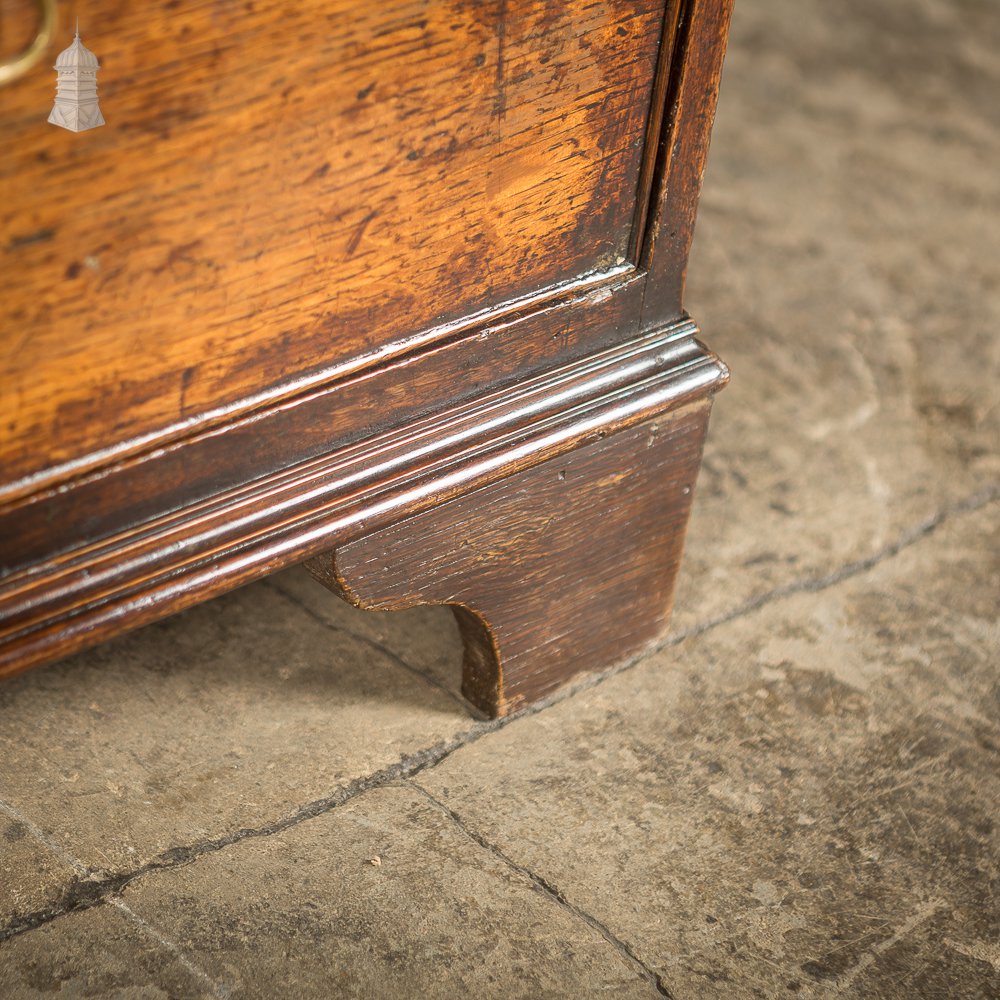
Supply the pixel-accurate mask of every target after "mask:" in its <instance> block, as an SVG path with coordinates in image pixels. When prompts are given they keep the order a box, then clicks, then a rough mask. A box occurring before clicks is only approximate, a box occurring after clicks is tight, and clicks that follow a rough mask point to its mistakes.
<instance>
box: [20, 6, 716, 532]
mask: <svg viewBox="0 0 1000 1000" xmlns="http://www.w3.org/2000/svg"><path fill="white" fill-rule="evenodd" d="M697 2H698V0H679V2H678V3H668V4H666V5H665V8H664V21H663V28H662V32H661V40H660V50H659V55H658V59H657V66H656V71H655V77H654V80H653V88H652V96H651V100H650V107H649V110H648V112H647V129H646V139H645V143H644V153H643V162H642V164H641V166H640V172H639V181H638V191H637V200H636V212H635V215H634V218H633V223H632V232H631V235H630V239H629V248H630V250H629V257H628V259H627V260H626V262H625V263H624V264H622V265H619V266H616V267H612V268H607V269H604V270H601V271H592V272H587V273H584V274H581V275H579V276H577V277H575V278H573V279H571V280H569V281H567V282H563V283H560V284H557V285H550V286H548V287H546V288H542V289H539V290H536V291H533V292H531V293H529V294H527V295H524V296H520V297H518V298H516V299H513V300H511V301H510V302H507V303H505V304H503V305H501V306H499V307H495V308H491V309H488V310H479V311H477V312H475V313H471V314H469V315H467V316H464V317H461V318H459V319H455V320H451V321H449V322H447V323H444V324H440V325H438V326H433V327H430V328H427V329H425V330H422V331H416V332H414V333H413V334H411V335H409V336H405V337H402V338H400V339H398V340H396V341H393V342H392V343H390V344H386V345H385V346H383V347H381V348H379V349H377V350H375V351H372V352H371V353H369V354H365V355H360V356H356V357H353V358H349V359H347V360H345V361H343V362H342V363H340V364H335V365H331V366H330V367H327V368H324V369H322V370H320V371H316V372H312V373H309V374H308V375H305V376H301V377H299V378H295V379H292V380H289V381H288V382H285V383H282V384H281V385H277V386H271V387H268V388H267V389H265V390H263V391H261V392H259V393H256V394H254V395H251V396H246V397H244V398H242V399H240V400H237V401H235V402H233V403H229V404H226V405H225V406H220V407H217V408H214V409H211V410H206V411H203V412H201V413H198V414H196V415H194V416H192V417H188V418H186V419H183V420H179V421H176V422H174V423H172V424H170V425H168V426H165V427H163V428H160V429H158V430H156V431H154V432H151V433H149V434H145V435H141V436H138V437H136V438H133V439H131V440H128V441H123V442H120V443H117V444H115V445H112V446H110V447H107V448H103V449H96V450H94V451H92V452H90V453H88V454H87V455H84V456H80V457H79V458H76V459H72V460H70V461H66V462H60V463H58V464H56V465H53V466H51V467H50V468H48V469H45V470H44V471H42V472H39V473H35V474H32V475H28V476H24V477H21V478H18V479H16V480H13V481H11V482H2V481H0V515H2V512H3V509H4V508H5V507H6V506H8V505H10V504H13V503H17V502H20V501H25V500H32V499H35V498H37V497H38V496H40V495H43V494H45V493H46V492H51V491H55V490H61V489H65V488H71V487H72V485H73V484H74V483H75V482H77V481H79V480H80V479H81V478H85V477H87V476H88V475H92V474H95V473H96V474H101V473H103V472H104V471H106V470H107V469H109V468H112V467H114V466H116V465H118V464H120V463H122V462H126V461H128V460H130V459H135V458H138V459H140V460H141V459H142V458H143V457H148V456H150V455H155V454H156V453H158V452H160V451H162V450H164V449H167V448H171V447H174V446H178V445H179V446H183V445H185V444H186V443H187V441H188V440H190V439H193V438H197V437H199V436H201V435H203V434H205V433H206V432H211V431H214V430H216V429H217V428H220V427H222V428H224V427H225V426H227V425H230V424H232V423H233V422H235V421H238V420H241V419H245V418H250V419H253V418H255V417H257V416H260V415H262V414H266V412H267V411H268V410H273V409H276V408H278V407H281V406H284V405H288V404H292V403H294V402H295V400H296V399H297V398H299V397H301V396H303V395H306V394H308V393H312V392H317V391H332V390H334V389H335V388H336V386H337V384H338V383H340V382H342V381H343V380H344V379H347V378H350V377H353V376H357V375H358V374H361V373H365V372H368V371H373V370H376V369H378V368H380V367H384V366H386V365H390V364H392V363H395V362H398V361H401V360H404V359H406V358H407V357H410V356H413V355H415V354H418V353H419V352H421V351H425V350H427V349H428V348H431V347H434V346H437V345H442V344H445V343H447V342H448V341H449V340H451V339H453V338H456V337H461V336H469V335H471V336H475V335H477V334H478V333H480V332H483V331H486V330H489V329H490V328H492V327H495V326H497V325H501V324H504V323H510V322H515V321H517V319H518V318H519V317H522V316H525V315H527V314H530V313H532V312H535V311H538V310H542V309H545V308H548V307H553V306H558V305H560V304H563V303H565V302H567V301H569V300H572V299H574V298H580V297H584V296H586V295H588V294H592V293H595V292H597V293H600V292H601V291H602V290H604V289H611V288H613V287H614V286H616V285H621V284H623V283H626V282H628V281H632V280H648V275H647V273H646V266H647V262H648V256H649V254H648V246H649V242H650V231H651V229H652V228H653V226H654V225H655V224H656V221H657V219H656V213H655V211H654V202H655V201H656V200H657V199H658V198H660V197H662V195H661V194H658V192H662V190H663V188H664V186H665V181H664V178H663V175H664V172H665V171H666V169H667V166H668V160H667V158H666V157H664V155H663V153H662V150H661V149H660V147H661V143H662V137H663V135H664V133H665V132H667V131H675V130H676V122H675V121H674V117H675V116H674V115H673V113H672V109H671V104H670V100H669V95H670V94H671V93H672V92H673V90H674V89H675V87H676V83H675V82H674V80H675V77H676V76H677V72H678V71H677V66H678V63H679V62H682V61H683V55H684V47H685V45H686V44H687V32H686V31H685V30H683V29H684V25H685V20H686V18H687V16H688V14H687V9H688V8H689V7H691V6H692V4H694V3H697ZM723 2H729V3H730V4H731V3H732V0H723ZM664 319H665V317H661V322H662V321H663V320H664Z"/></svg>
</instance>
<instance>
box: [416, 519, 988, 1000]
mask: <svg viewBox="0 0 1000 1000" xmlns="http://www.w3.org/2000/svg"><path fill="white" fill-rule="evenodd" d="M998 542H1000V503H993V504H991V505H989V506H988V507H986V508H984V509H982V510H980V511H978V512H975V513H969V514H966V515H964V516H962V517H956V518H954V519H952V520H950V521H948V522H946V523H945V524H943V525H942V526H941V527H939V528H938V529H937V530H936V531H934V532H933V533H931V534H929V535H928V536H927V537H925V538H923V539H921V540H920V541H919V542H916V543H914V544H913V545H912V546H911V547H910V548H908V549H906V550H905V551H903V552H901V553H900V554H899V555H898V556H896V557H895V558H893V559H887V560H885V561H884V562H882V563H881V564H880V565H878V566H876V567H875V568H874V569H872V570H871V571H870V572H868V573H863V574H859V575H858V576H855V577H853V578H851V579H847V580H844V581H842V582H841V583H839V584H836V585H834V586H832V587H830V588H829V589H827V590H825V591H823V592H822V593H802V594H796V595H793V596H791V597H788V598H786V599H784V600H781V601H776V602H774V603H773V604H771V605H768V606H767V607H764V608H762V609H760V610H758V611H757V612H755V613H754V614H751V615H748V616H746V617H745V618H742V619H739V620H736V621H732V622H730V623H728V624H725V625H721V626H719V627H718V628H716V629H714V630H712V631H711V632H708V633H705V634H703V635H701V636H698V637H696V638H692V639H690V640H688V641H687V642H685V643H683V644H682V645H681V646H679V647H677V648H675V649H670V650H666V651H664V652H663V653H661V654H659V655H656V656H653V657H650V658H648V659H647V660H645V661H643V662H641V663H640V664H639V665H638V666H636V667H635V668H633V669H632V670H629V671H627V672H625V673H622V674H619V675H618V676H616V677H614V678H612V679H610V680H609V681H607V682H605V683H603V684H601V685H598V686H596V687H593V688H590V689H588V690H584V691H581V692H580V693H579V694H578V695H576V696H575V697H572V698H569V699H567V700H565V701H563V702H561V703H559V704H557V705H555V706H553V707H552V708H550V709H548V710H546V711H544V712H541V713H539V714H537V715H534V716H530V717H525V718H522V719H519V720H516V721H515V722H513V723H512V724H510V725H509V726H507V727H506V728H504V729H503V730H501V731H500V732H498V733H496V734H494V735H492V736H490V737H489V738H488V739H485V740H482V741H480V742H478V743H476V744H475V745H472V746H468V747H465V748H463V749H462V750H461V751H460V752H459V753H457V754H455V755H453V756H452V757H450V758H449V759H448V760H446V761H445V762H443V763H442V764H441V765H440V766H438V767H436V768H433V769H430V770H427V771H424V772H422V773H421V774H419V775H418V776H416V778H415V779H414V780H415V782H417V783H418V784H419V785H421V786H422V787H425V788H427V789H428V790H429V791H430V792H431V793H432V794H433V795H434V796H436V797H437V798H439V799H440V800H441V801H442V802H444V803H445V804H446V805H447V806H448V808H450V809H452V810H453V811H454V812H455V813H456V814H457V816H458V817H459V818H460V819H461V821H462V822H463V824H465V825H466V826H467V827H468V828H469V829H470V830H472V831H474V832H475V833H476V835H478V836H481V837H482V838H484V839H485V841H487V842H489V843H492V844H495V845H496V846H497V848H498V849H499V850H502V851H503V852H505V853H506V854H508V855H510V856H511V857H512V858H513V859H514V860H515V861H516V862H517V863H519V864H521V865H523V866H525V867H526V868H528V869H530V870H532V871H534V872H536V873H537V874H538V875H539V877H541V878H544V879H545V880H546V881H547V882H548V883H549V884H551V885H552V886H554V887H555V888H557V889H558V890H559V891H560V892H562V893H563V894H564V896H565V897H566V898H567V900H569V901H570V902H572V903H574V904H576V905H578V906H580V907H581V908H583V909H584V910H586V911H587V912H588V913H591V914H593V915H594V916H595V917H596V918H597V919H598V920H600V921H601V922H602V923H603V924H605V925H606V926H607V927H609V928H610V930H611V931H612V932H613V933H614V934H615V935H616V936H617V937H618V938H620V939H621V940H622V941H624V942H626V943H627V944H628V945H629V946H630V947H631V948H632V949H633V950H634V951H635V953H636V954H637V956H638V957H639V958H640V959H641V960H642V961H643V962H644V963H645V964H646V965H648V966H649V967H650V968H652V969H654V970H655V971H656V972H657V973H658V974H659V975H660V976H661V977H662V979H663V981H664V983H665V984H666V987H667V988H668V989H669V990H670V992H671V994H672V995H673V996H674V997H676V998H677V1000H700V998H712V997H718V998H720V1000H721V998H726V1000H730V998H743V997H760V996H766V997H772V996H793V995H794V996H809V997H824V996H839V997H858V998H862V997H871V996H880V997H897V996H898V997H900V998H902V997H912V996H936V995H951V996H963V997H970V998H972V997H982V998H984V1000H985V998H986V997H992V996H997V995H1000V965H998V964H997V962H996V961H995V959H996V952H995V948H994V947H993V945H994V944H995V942H996V941H997V940H1000V893H998V885H1000V826H998V823H997V817H998V816H1000V722H998V718H1000V712H998V708H1000V703H998V695H1000V688H998V685H997V671H998V667H1000V663H998V660H1000V624H998V615H997V595H998V594H1000V544H998ZM991 949H992V950H991ZM949 981H950V983H951V987H950V990H949V991H947V992H946V993H936V992H935V990H937V989H939V987H940V984H941V983H943V982H949ZM898 984H905V986H899V985H898Z"/></svg>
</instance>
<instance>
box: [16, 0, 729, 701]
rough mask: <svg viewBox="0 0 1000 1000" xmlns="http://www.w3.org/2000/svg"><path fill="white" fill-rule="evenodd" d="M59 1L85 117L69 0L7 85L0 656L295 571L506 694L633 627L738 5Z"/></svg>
mask: <svg viewBox="0 0 1000 1000" xmlns="http://www.w3.org/2000/svg"><path fill="white" fill-rule="evenodd" d="M77 6H78V7H79V13H80V14H81V18H82V19H81V24H80V32H81V35H82V39H83V42H84V43H85V44H86V46H87V47H89V48H90V49H91V50H92V51H93V52H94V53H96V55H97V56H98V58H99V59H100V61H101V68H100V70H99V71H98V76H97V82H98V93H99V98H100V106H101V109H102V111H103V115H104V119H105V120H106V124H105V125H103V126H101V127H100V128H94V129H90V130H87V131H83V132H79V133H74V132H71V131H67V130H66V129H62V128H56V127H54V126H53V125H50V124H48V123H47V121H46V119H47V116H48V114H49V111H50V109H51V107H52V103H53V97H54V94H55V73H54V71H53V69H52V65H53V62H54V60H55V57H56V55H57V54H58V52H59V51H60V50H62V49H63V48H65V47H66V46H67V45H69V43H70V41H71V39H72V37H73V35H72V27H71V26H69V24H68V15H69V5H68V4H59V5H58V16H57V18H56V22H55V31H54V36H55V37H54V39H53V41H52V42H51V43H50V44H49V45H48V47H47V48H46V50H45V52H44V57H43V58H42V59H41V61H39V62H38V63H36V64H35V65H34V66H33V67H32V68H31V69H30V70H28V71H27V72H25V73H24V74H23V75H21V76H20V77H19V78H18V79H15V80H12V81H10V82H7V83H6V84H4V85H3V86H2V87H0V136H2V143H3V156H2V158H0V289H2V294H0V675H5V674H12V673H14V672H16V671H19V670H22V669H24V668H26V667H29V666H32V665H36V664H40V663H43V662H45V661H48V660H52V659H54V658H56V657H60V656H63V655H65V654H68V653H70V652H72V651H74V650H78V649H81V648H83V647H85V646H87V645H90V644H92V643H95V642H97V641H100V640H101V639H104V638H107V637H109V636H111V635H114V634H115V633H118V632H121V631H123V630H125V629H128V628H132V627H134V626H137V625H141V624H143V623H146V622H149V621H152V620H154V619H156V618H159V617H162V616H164V615H167V614H170V613H172V612H175V611H177V610H179V609H181V608H185V607H188V606H190V605H192V604H194V603H196V602H198V601H202V600H205V599H206V598H209V597H211V596H213V595H216V594H219V593H221V592H223V591H225V590H228V589H230V588H233V587H236V586H238V585H240V584H242V583H246V582H248V581H250V580H253V579H255V578H258V577H260V576H263V575H265V574H267V573H270V572H273V571H275V570H277V569H279V568H281V567H285V566H288V565H291V564H294V563H300V562H308V565H309V567H310V569H311V571H312V572H313V573H314V575H315V576H317V577H318V578H319V579H320V580H322V581H323V582H324V583H326V584H327V585H328V586H330V587H331V588H333V589H334V590H336V591H337V592H338V593H340V594H341V595H342V596H344V597H346V598H348V599H349V600H351V601H352V602H354V603H356V604H358V605H359V606H362V607H368V608H378V609H394V608H402V607H408V606H411V605H415V604H421V603H445V604H450V605H453V606H454V608H455V611H456V616H457V618H458V622H459V626H460V629H461V632H462V636H463V639H464V642H465V668H464V669H465V675H464V676H465V682H464V689H465V692H466V694H467V696H468V697H469V698H470V700H471V701H472V702H473V703H474V704H476V705H477V706H478V707H479V708H480V709H482V710H484V711H486V712H488V713H490V714H493V715H497V714H504V713H507V712H510V711H512V710H515V709H516V708H517V707H518V706H520V705H523V704H525V703H527V702H530V701H531V700H533V699H536V698H539V697H542V696H544V695H546V694H547V693H549V692H551V691H552V690H553V689H554V688H555V687H556V686H557V685H558V684H560V683H562V682H563V681H564V680H565V679H566V678H568V677H569V676H571V675H572V674H574V673H576V672H578V671H580V670H588V669H595V668H599V667H603V666H607V665H610V664H612V663H614V662H617V661H620V660H622V659H624V658H626V657H628V656H631V655H634V654H636V653H637V652H639V651H641V650H642V649H643V648H645V647H646V646H648V645H649V644H650V643H651V642H653V641H655V640H656V638H657V637H658V636H659V635H661V634H662V631H663V629H664V627H665V625H666V620H667V616H668V614H669V608H670V600H671V594H672V590H673V582H674V577H675V574H676V570H677V564H678V560H679V558H680V550H681V546H682V541H683V535H684V530H685V525H686V522H687V516H688V510H689V506H690V503H691V498H692V489H693V486H694V480H695V476H696V473H697V469H698V464H699V460H700V451H701V445H702V441H703V437H704V433H705V427H706V421H707V417H708V411H709V407H710V403H711V398H712V396H713V394H714V393H715V391H716V390H718V389H719V388H720V387H721V386H722V385H723V384H724V382H725V379H726V377H727V373H726V369H725V367H724V366H723V365H722V363H721V362H720V361H719V360H718V359H717V358H716V357H715V356H714V355H713V354H712V353H711V352H710V351H708V350H707V349H706V348H705V347H703V346H702V344H701V343H700V342H699V341H698V339H697V333H698V331H697V329H696V327H695V325H694V323H693V322H692V321H691V319H690V318H689V317H688V316H687V314H686V313H685V312H684V309H683V307H682V304H681V297H682V291H683V283H684V272H685V268H686V263H687V256H688V250H689V247H690V242H691V235H692V228H693V223H694V216H695V209H696V204H697V198H698V193H699V188H700V183H701V177H702V172H703V169H704V164H705V155H706V151H707V145H708V138H709V131H710V126H711V120H712V116H713V112H714V106H715V99H716V92H717V86H718V79H719V73H720V69H721V62H722V56H723V50H724V47H725V37H726V31H727V25H728V18H729V12H730V0H632V2H624V0H620V2H619V0H606V2H596V0H564V2H560V3H554V2H551V0H497V2H473V0H386V2H384V3H381V4H364V5H359V4H354V3H352V2H348V0H334V2H330V0H326V2H319V0H303V2H301V3H298V4H295V5H287V4H263V3H260V2H232V3H230V2H218V0H214V2H209V0H194V2H190V3H183V4H179V3H176V2H154V3H151V4H142V5H126V4H121V3H119V2H115V0H90V2H89V3H88V4H86V5H85V8H84V5H77ZM84 15H85V18H84ZM34 16H35V15H34V13H33V9H32V7H31V5H30V4H28V3H14V2H13V0H0V23H3V21H4V19H6V21H7V22H11V21H12V20H17V24H16V25H15V27H16V28H17V30H18V31H22V32H23V33H24V34H25V35H27V36H30V34H31V31H32V30H34V29H33V24H34V21H33V18H34ZM25 19H26V20H25ZM22 21H23V22H24V23H22ZM13 34H14V35H16V34H17V31H15V32H14V33H13ZM10 37H12V33H11V31H7V32H5V33H4V34H0V39H3V38H10ZM5 54H7V53H5Z"/></svg>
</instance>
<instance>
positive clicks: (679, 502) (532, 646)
mask: <svg viewBox="0 0 1000 1000" xmlns="http://www.w3.org/2000/svg"><path fill="white" fill-rule="evenodd" d="M709 405H710V404H709V403H708V402H707V401H702V402H700V403H697V404H695V405H694V406H690V407H687V408H685V409H682V410H680V411H678V412H677V413H673V414H668V415H666V416H664V417H663V418H661V419H659V420H657V421H655V422H652V423H647V424H643V425H640V426H639V427H634V428H631V429H630V430H626V431H623V432H621V433H619V434H612V435H609V436H608V437H606V438H602V439H600V440H598V441H595V442H593V443H592V444H589V445H585V446H584V447H582V448H577V449H576V450H575V451H573V452H571V453H570V454H568V455H564V456H561V457H559V458H557V459H553V460H550V461H548V462H543V463H541V464H540V465H536V466H535V467H534V468H532V469H529V470H527V471H524V472H520V473H517V474H516V475H513V476H510V477H509V478H507V479H505V480H503V481H502V482H499V483H494V484H493V485H491V486H488V487H486V488H485V489H483V490H479V491H477V492H475V493H470V494H468V495H466V496H463V497H459V498H458V499H456V500H453V501H452V502H451V503H446V504H442V505H440V506H438V507H436V508H433V509H432V510H429V511H427V512H425V513H422V514H417V515H416V516H414V517H411V518H408V519H406V520H403V521H400V522H398V523H397V524H394V525H392V526H390V527H388V528H384V529H382V530H381V531H376V532H373V533H372V534H370V535H368V536H367V537H365V538H362V539H359V540H358V541H355V542H349V543H348V544H346V545H344V546H342V547H341V548H339V549H337V550H336V551H335V552H334V553H333V554H332V556H331V555H327V556H324V557H320V558H316V559H313V560H311V561H310V562H309V563H307V566H308V567H309V569H310V571H311V572H312V573H313V575H314V576H316V578H317V579H319V580H320V581H321V582H322V583H324V584H326V586H328V587H330V588H331V589H333V590H334V591H336V592H337V593H340V594H341V595H342V596H344V597H346V598H347V599H348V600H350V601H351V602H352V603H354V604H357V605H358V606H360V607H363V608H370V609H373V610H380V611H390V610H398V609H402V608H409V607H413V606H415V605H417V604H425V603H432V604H449V605H452V607H453V610H454V611H455V615H456V618H457V619H458V624H459V629H460V631H461V634H462V640H463V643H464V646H465V663H464V679H463V684H462V690H463V692H464V693H465V695H466V697H467V698H468V699H469V700H470V701H472V702H473V704H475V705H476V706H477V707H479V708H480V709H481V710H482V711H484V712H486V713H487V714H488V715H490V716H494V717H495V716H498V715H507V714H509V713H510V712H512V711H516V710H517V709H518V708H519V707H523V706H524V705H525V704H527V703H529V702H531V701H535V700H537V699H538V698H543V697H545V695H548V694H551V693H552V691H553V690H554V689H555V688H556V687H557V686H558V685H560V684H562V683H564V682H565V681H566V680H567V679H568V678H569V677H571V676H572V675H574V674H577V673H580V672H581V671H587V670H594V669H601V668H607V667H610V666H612V665H614V664H615V663H619V662H621V661H622V660H624V659H626V658H627V657H629V656H633V655H635V654H636V653H638V652H640V651H641V650H642V649H644V648H645V647H646V646H648V645H649V644H650V643H651V642H653V641H654V640H655V639H656V638H657V637H658V636H659V635H661V634H662V632H663V631H664V629H665V628H666V624H667V621H668V619H669V616H670V608H671V602H672V597H673V590H674V581H675V579H676V576H677V567H678V565H679V562H680V557H681V549H682V547H683V544H684V528H685V525H686V524H687V518H688V511H689V509H690V505H691V495H692V491H693V489H694V482H695V478H696V476H697V474H698V466H699V463H700V460H701V447H702V441H703V440H704V434H705V426H706V422H707V419H708V411H709Z"/></svg>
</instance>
